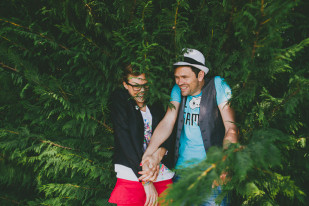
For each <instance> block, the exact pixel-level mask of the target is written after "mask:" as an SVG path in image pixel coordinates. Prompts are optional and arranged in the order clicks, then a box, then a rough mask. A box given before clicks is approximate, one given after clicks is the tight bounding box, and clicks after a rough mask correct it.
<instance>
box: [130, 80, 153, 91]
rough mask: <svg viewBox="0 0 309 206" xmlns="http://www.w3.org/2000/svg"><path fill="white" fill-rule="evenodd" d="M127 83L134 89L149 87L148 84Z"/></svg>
mask: <svg viewBox="0 0 309 206" xmlns="http://www.w3.org/2000/svg"><path fill="white" fill-rule="evenodd" d="M126 83H127V85H130V86H131V87H132V88H133V90H134V91H136V92H137V91H141V89H142V88H144V90H148V89H149V84H148V83H146V84H130V83H129V82H127V81H126Z"/></svg>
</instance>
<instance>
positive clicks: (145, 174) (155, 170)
mask: <svg viewBox="0 0 309 206" xmlns="http://www.w3.org/2000/svg"><path fill="white" fill-rule="evenodd" d="M147 163H148V162H146V163H145V164H143V171H140V172H138V173H139V174H141V175H142V176H140V177H139V180H141V181H151V182H153V181H156V179H157V177H158V175H159V170H160V166H159V165H156V166H155V167H153V166H152V165H148V164H147ZM149 166H152V168H150V167H149Z"/></svg>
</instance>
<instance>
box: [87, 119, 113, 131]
mask: <svg viewBox="0 0 309 206" xmlns="http://www.w3.org/2000/svg"><path fill="white" fill-rule="evenodd" d="M90 118H91V119H93V120H94V121H96V122H98V123H99V124H101V125H102V126H103V127H105V128H106V129H107V130H108V131H109V132H110V133H114V131H113V129H112V128H111V127H110V126H108V125H107V124H106V123H105V121H104V122H101V121H100V120H97V119H96V118H94V117H93V116H91V117H90Z"/></svg>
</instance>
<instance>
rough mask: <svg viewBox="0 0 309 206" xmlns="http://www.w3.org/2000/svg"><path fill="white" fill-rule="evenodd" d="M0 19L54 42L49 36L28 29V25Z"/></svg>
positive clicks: (60, 45)
mask: <svg viewBox="0 0 309 206" xmlns="http://www.w3.org/2000/svg"><path fill="white" fill-rule="evenodd" d="M0 21H4V22H6V23H9V24H12V25H13V26H16V27H20V28H23V29H27V30H28V31H31V32H33V33H35V34H37V35H39V36H41V37H43V38H44V39H47V40H49V41H52V42H55V41H54V40H52V39H51V38H49V37H47V36H45V35H44V34H42V33H39V32H35V31H33V30H32V29H30V28H29V27H25V26H21V25H19V24H16V23H14V22H11V21H7V20H4V19H0ZM55 43H56V44H58V46H59V47H61V48H63V49H65V50H69V49H68V48H66V47H65V46H63V45H62V44H59V43H57V42H55Z"/></svg>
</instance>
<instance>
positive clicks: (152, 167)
mask: <svg viewBox="0 0 309 206" xmlns="http://www.w3.org/2000/svg"><path fill="white" fill-rule="evenodd" d="M171 103H172V104H173V105H174V108H170V107H168V109H167V111H166V114H165V116H164V117H163V119H162V120H161V121H160V123H159V124H158V126H157V127H156V129H155V131H154V133H153V135H152V137H151V139H150V143H149V145H148V147H147V149H146V151H145V153H144V155H143V158H142V162H141V165H144V164H148V165H147V168H148V169H146V170H144V168H143V171H140V172H139V174H141V175H142V176H141V177H140V178H139V179H140V180H143V181H148V180H151V179H156V178H157V175H158V167H157V165H158V164H159V163H160V162H161V160H162V158H163V156H164V155H162V154H163V152H162V151H163V150H160V149H159V150H158V147H159V146H160V145H161V144H162V143H163V142H164V141H165V140H166V139H167V138H168V137H169V136H170V135H171V134H172V132H173V128H174V125H175V122H176V119H177V115H178V110H179V105H180V103H179V102H176V101H172V102H171ZM164 154H165V153H164Z"/></svg>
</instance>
